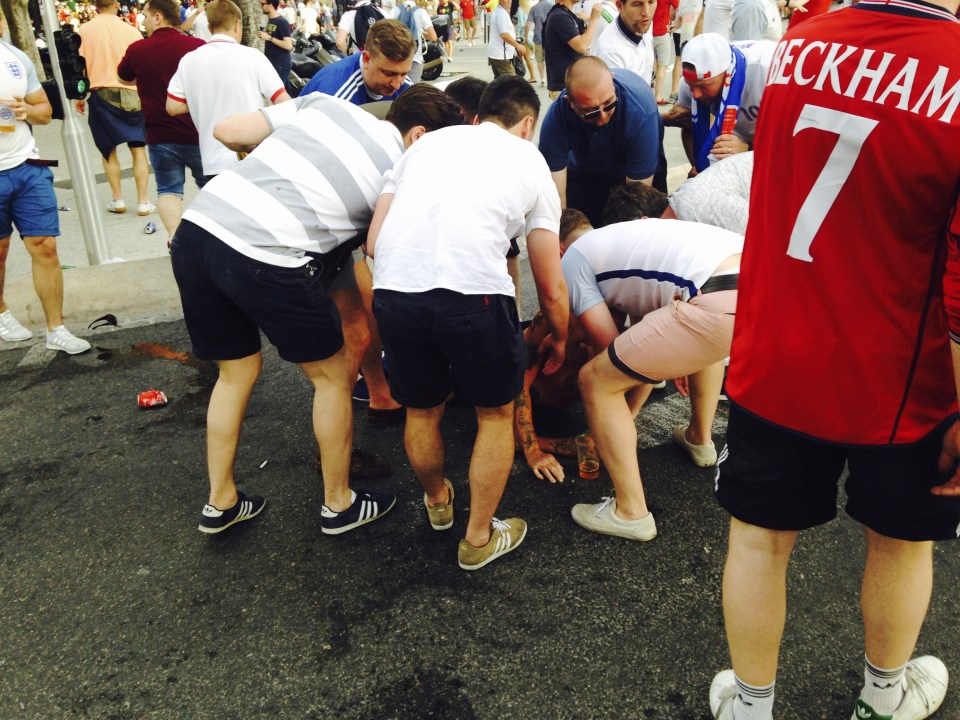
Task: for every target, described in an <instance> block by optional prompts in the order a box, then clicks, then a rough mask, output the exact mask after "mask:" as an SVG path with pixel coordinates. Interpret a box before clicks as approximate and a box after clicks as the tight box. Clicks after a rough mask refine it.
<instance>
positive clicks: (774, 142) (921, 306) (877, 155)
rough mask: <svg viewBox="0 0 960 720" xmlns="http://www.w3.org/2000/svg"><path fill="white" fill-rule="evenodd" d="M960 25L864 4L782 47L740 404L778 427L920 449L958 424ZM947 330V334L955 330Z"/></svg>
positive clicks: (741, 323)
mask: <svg viewBox="0 0 960 720" xmlns="http://www.w3.org/2000/svg"><path fill="white" fill-rule="evenodd" d="M958 106H960V22H958V21H957V18H956V17H955V16H953V15H951V14H950V13H948V12H947V11H945V10H943V9H942V8H939V7H937V6H935V5H930V4H928V3H924V2H920V1H919V0H885V1H882V0H862V2H860V3H859V4H858V5H856V6H854V7H852V8H849V9H846V10H841V11H839V12H835V13H830V14H827V15H824V16H823V17H820V18H814V19H812V20H810V21H809V22H806V23H803V24H802V25H800V26H799V27H798V28H797V29H796V30H793V31H791V32H789V33H788V34H787V35H786V36H785V37H784V38H783V40H782V41H781V42H780V44H779V45H778V46H777V50H776V53H775V54H774V58H773V63H772V64H771V67H770V73H769V76H768V78H767V87H766V89H765V90H764V94H763V109H762V111H761V113H760V117H759V120H758V125H757V133H756V143H755V150H756V153H755V165H754V171H753V184H752V188H751V197H750V219H749V222H748V224H747V233H746V243H745V247H744V253H743V261H742V266H741V274H740V284H739V292H740V295H739V303H738V307H737V322H736V328H735V331H734V338H733V349H732V352H731V363H730V372H729V377H728V380H727V392H728V394H729V396H730V399H731V401H733V402H735V403H736V404H737V405H738V406H740V407H742V408H743V409H744V410H746V411H748V412H750V413H752V414H754V415H756V416H758V417H760V418H763V419H764V420H766V421H768V422H771V423H773V424H775V425H778V426H780V427H783V428H786V429H788V430H793V431H797V432H800V433H803V434H805V435H809V436H812V437H815V438H819V439H822V440H826V441H829V442H835V443H840V444H850V445H882V444H891V443H910V442H914V441H916V440H918V439H920V438H921V437H923V436H924V435H926V434H928V433H929V432H930V431H932V430H933V429H934V428H935V426H936V425H937V424H938V423H940V422H942V421H943V420H945V419H946V418H948V417H949V416H950V415H951V414H952V413H955V412H956V411H957V403H956V390H955V385H954V379H953V369H952V367H953V366H952V363H951V356H950V347H949V343H950V337H949V335H948V324H949V327H950V330H952V331H953V335H954V339H955V340H960V254H958V252H957V243H958V236H960V212H958V206H960V107H958ZM948 318H949V323H948Z"/></svg>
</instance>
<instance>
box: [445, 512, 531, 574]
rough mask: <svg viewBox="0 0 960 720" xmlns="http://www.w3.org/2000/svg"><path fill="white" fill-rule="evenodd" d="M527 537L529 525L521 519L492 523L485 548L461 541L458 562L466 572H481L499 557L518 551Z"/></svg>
mask: <svg viewBox="0 0 960 720" xmlns="http://www.w3.org/2000/svg"><path fill="white" fill-rule="evenodd" d="M526 536H527V523H525V522H524V521H523V520H521V519H520V518H508V519H507V520H497V518H493V522H491V523H490V540H489V541H488V542H487V544H486V545H484V546H483V547H474V546H473V545H471V544H470V543H468V542H467V541H466V540H461V541H460V546H459V547H458V548H457V560H458V563H459V565H460V567H461V568H463V569H464V570H479V569H480V568H482V567H483V566H484V565H486V564H487V563H491V562H493V561H494V560H496V559H497V558H498V557H501V556H503V555H506V554H507V553H508V552H511V551H513V550H516V549H517V547H518V546H519V545H520V543H522V542H523V539H524V538H525V537H526Z"/></svg>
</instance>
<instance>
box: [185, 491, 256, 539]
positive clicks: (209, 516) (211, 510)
mask: <svg viewBox="0 0 960 720" xmlns="http://www.w3.org/2000/svg"><path fill="white" fill-rule="evenodd" d="M266 505H267V500H266V498H262V497H258V496H257V495H245V494H244V493H242V492H238V493H237V504H236V505H234V506H233V507H232V508H230V509H229V510H218V509H217V508H215V507H214V506H213V505H204V506H203V512H201V513H200V526H199V527H198V528H197V529H198V530H199V531H200V532H202V533H207V534H208V535H212V534H214V533H218V532H223V531H224V530H226V529H227V528H228V527H230V526H231V525H233V524H234V523H238V522H243V521H244V520H252V519H253V518H255V517H256V516H257V515H259V514H260V511H261V510H263V508H264V507H266Z"/></svg>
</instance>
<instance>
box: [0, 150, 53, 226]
mask: <svg viewBox="0 0 960 720" xmlns="http://www.w3.org/2000/svg"><path fill="white" fill-rule="evenodd" d="M14 226H16V228H17V231H18V232H19V233H20V236H21V237H57V236H58V235H59V234H60V216H59V215H57V196H56V194H55V193H54V192H53V173H52V172H50V168H48V167H40V166H37V165H28V164H27V163H23V164H22V165H17V166H16V167H13V168H10V169H9V170H2V171H0V238H6V237H10V235H11V234H12V233H13V227H14Z"/></svg>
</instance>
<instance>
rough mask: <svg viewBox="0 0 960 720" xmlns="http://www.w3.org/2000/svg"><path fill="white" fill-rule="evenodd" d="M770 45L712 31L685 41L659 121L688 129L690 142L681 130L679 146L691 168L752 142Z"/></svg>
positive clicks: (702, 166) (743, 148)
mask: <svg viewBox="0 0 960 720" xmlns="http://www.w3.org/2000/svg"><path fill="white" fill-rule="evenodd" d="M775 48H776V44H775V43H773V42H772V41H769V40H760V41H756V42H738V43H728V42H727V41H726V40H724V39H723V37H722V36H720V35H718V34H716V33H704V34H702V35H698V36H696V37H695V38H693V39H692V40H690V42H688V43H687V45H686V47H685V48H684V50H683V79H682V80H681V82H680V90H679V94H678V97H677V102H676V103H675V104H674V106H673V107H672V108H671V109H670V111H669V112H668V113H667V114H666V116H665V117H664V122H665V123H666V124H667V125H676V126H679V127H681V128H683V129H684V130H685V131H688V132H689V131H692V142H691V139H690V137H689V135H688V132H685V133H684V147H685V149H686V151H687V157H688V158H689V159H690V163H691V164H692V165H693V166H694V169H695V171H696V172H700V171H701V170H705V169H706V168H707V167H709V166H710V164H711V163H713V162H716V161H717V160H722V159H723V158H725V157H729V156H730V155H736V154H737V153H742V152H746V151H747V150H750V149H751V148H752V147H753V133H754V129H755V127H756V122H757V115H758V114H759V112H760V98H761V96H762V95H763V88H764V85H765V84H766V79H767V70H768V69H769V68H770V62H771V60H772V59H773V51H774V49H775ZM696 172H694V173H692V174H696Z"/></svg>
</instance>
